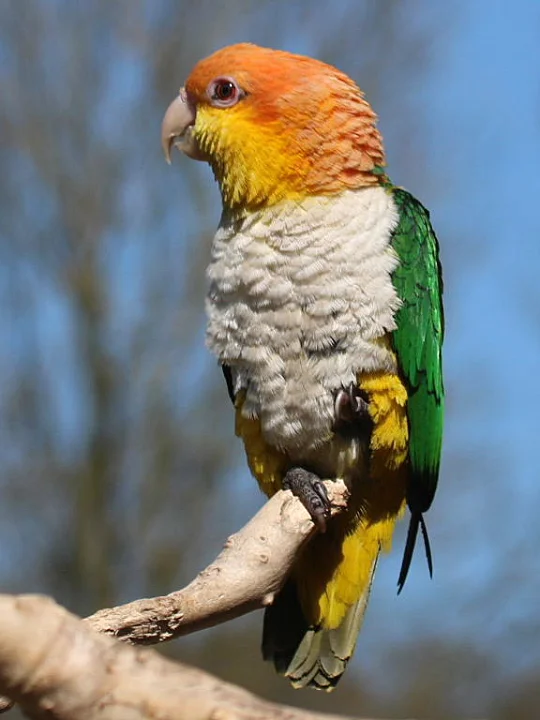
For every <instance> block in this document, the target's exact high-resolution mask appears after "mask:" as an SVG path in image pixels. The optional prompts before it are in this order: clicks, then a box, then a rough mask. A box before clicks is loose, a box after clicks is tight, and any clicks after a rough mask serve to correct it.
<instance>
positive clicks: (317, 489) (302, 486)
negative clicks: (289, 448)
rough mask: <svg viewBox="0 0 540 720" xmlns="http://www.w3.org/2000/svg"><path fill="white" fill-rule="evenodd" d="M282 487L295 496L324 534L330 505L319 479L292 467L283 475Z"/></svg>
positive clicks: (306, 471) (301, 469) (312, 474)
mask: <svg viewBox="0 0 540 720" xmlns="http://www.w3.org/2000/svg"><path fill="white" fill-rule="evenodd" d="M283 487H284V488H285V490H290V491H291V492H292V494H293V495H296V497H297V498H298V499H299V500H300V502H301V503H302V505H303V506H304V507H305V508H306V510H307V511H308V513H309V514H310V515H311V519H312V520H313V522H314V523H315V525H316V526H317V528H318V529H319V531H320V532H325V530H326V521H327V520H328V518H329V517H330V507H331V503H330V499H329V497H328V493H327V492H326V488H325V487H324V483H323V481H322V480H321V479H320V477H319V476H318V475H315V473H312V472H310V471H309V470H305V469H304V468H301V467H294V468H291V469H290V470H287V472H286V473H285V476H284V478H283Z"/></svg>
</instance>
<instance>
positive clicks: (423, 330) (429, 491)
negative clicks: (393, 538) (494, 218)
mask: <svg viewBox="0 0 540 720" xmlns="http://www.w3.org/2000/svg"><path fill="white" fill-rule="evenodd" d="M392 193H393V197H394V200H395V202H396V205H397V208H398V211H399V217H400V219H399V223H398V225H397V227H396V229H395V230H394V233H393V238H392V245H393V247H394V250H395V251H396V253H397V255H398V257H399V262H400V264H399V267H398V268H397V269H396V270H395V272H394V274H393V278H392V280H393V283H394V286H395V288H396V290H397V293H398V295H399V297H400V299H401V301H402V303H403V304H402V307H401V308H400V310H399V311H398V313H397V316H396V322H397V329H396V330H395V331H394V333H393V344H394V349H395V351H396V354H397V358H398V363H399V367H400V370H401V373H402V376H403V378H404V380H405V383H406V386H407V391H408V394H409V400H408V406H407V412H408V417H409V433H410V439H409V458H410V466H411V473H410V480H409V485H408V488H407V504H408V506H409V509H410V511H411V521H410V524H409V531H408V534H407V542H406V546H405V552H404V555H403V563H402V566H401V571H400V574H399V579H398V592H400V591H401V590H402V588H403V585H404V583H405V580H406V578H407V573H408V571H409V567H410V563H411V559H412V555H413V551H414V546H415V543H416V537H417V535H418V529H419V528H421V530H422V535H423V537H424V542H425V547H426V556H427V561H428V566H429V570H430V574H431V573H432V560H431V550H430V546H429V540H428V536H427V531H426V526H425V522H424V519H423V517H422V513H424V512H426V510H428V509H429V507H430V505H431V503H432V501H433V497H434V495H435V491H436V489H437V480H438V477H439V464H440V459H441V448H442V436H443V416H444V386H443V377H442V352H441V351H442V342H443V335H444V317H443V307H442V276H441V266H440V263H439V245H438V242H437V237H436V236H435V232H434V231H433V228H432V227H431V222H430V220H429V213H428V211H427V210H426V209H425V208H424V207H423V205H421V203H419V202H418V200H416V199H415V198H414V197H413V196H412V195H410V194H409V193H408V192H406V191H405V190H402V189H400V188H395V189H393V191H392Z"/></svg>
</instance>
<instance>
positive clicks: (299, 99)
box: [161, 43, 444, 691]
mask: <svg viewBox="0 0 540 720" xmlns="http://www.w3.org/2000/svg"><path fill="white" fill-rule="evenodd" d="M161 141H162V146H163V150H164V152H165V156H166V159H167V160H168V162H170V161H171V154H172V150H173V148H177V149H178V150H180V151H181V152H183V153H184V154H185V155H187V156H188V157H190V158H192V159H195V160H200V161H204V162H206V163H208V164H209V165H210V167H211V169H212V171H213V173H214V177H215V179H216V181H217V183H218V186H219V190H220V194H221V201H222V203H221V204H222V208H221V219H220V221H219V225H218V229H217V231H216V233H215V236H214V238H213V241H212V246H211V251H210V259H209V264H208V267H207V283H208V292H207V298H206V311H207V334H206V340H207V346H208V347H209V349H210V351H211V352H212V353H213V354H214V355H215V356H216V358H217V361H218V363H219V365H220V366H221V368H222V371H223V374H224V377H225V381H226V386H227V390H228V394H229V396H230V399H231V401H232V404H233V406H234V417H235V431H236V434H237V435H238V436H239V437H240V438H241V439H242V441H243V444H244V447H245V452H246V456H247V462H248V465H249V468H250V470H251V473H252V474H253V475H254V477H255V478H256V480H257V481H258V484H259V486H260V488H261V489H262V491H263V492H264V493H265V494H266V495H267V496H268V497H271V496H272V495H274V494H275V493H276V492H277V491H279V490H281V489H289V490H291V491H292V492H293V494H294V495H296V496H297V497H298V498H299V499H300V500H301V502H302V503H303V505H304V506H305V507H306V509H307V510H308V511H309V513H310V515H311V517H312V518H313V521H314V523H315V525H316V527H317V528H318V532H316V533H315V535H314V537H313V539H312V540H311V541H310V542H309V543H308V544H307V546H306V547H305V549H304V550H303V551H302V552H301V554H300V556H299V557H298V559H297V561H296V563H295V565H294V568H293V570H292V572H291V574H290V577H289V578H288V579H287V580H286V581H285V584H284V586H283V587H282V589H281V590H280V591H279V593H278V594H277V596H276V598H275V600H274V602H273V603H272V604H271V605H270V606H269V607H267V608H266V610H265V616H264V620H263V638H262V652H263V657H264V659H265V660H269V661H271V662H273V664H274V666H275V669H276V670H277V672H278V673H279V674H281V675H284V676H285V677H286V678H288V680H289V682H290V683H291V684H292V686H293V687H295V688H302V687H307V686H311V687H314V688H316V689H319V690H326V691H330V690H332V689H333V688H334V687H335V686H336V684H337V682H338V681H339V679H340V677H341V676H342V675H343V673H344V671H345V668H346V666H347V663H348V661H349V660H350V658H351V656H352V654H353V651H354V649H355V645H356V642H357V638H358V634H359V631H360V627H361V624H362V620H363V617H364V613H365V611H366V607H367V604H368V600H369V595H370V590H371V586H372V582H373V576H374V573H375V569H376V566H377V561H378V558H379V554H380V553H381V551H388V550H389V549H390V545H391V541H392V535H393V532H394V528H395V526H396V523H397V521H398V519H400V518H401V517H402V516H403V515H404V513H405V512H406V510H407V508H408V510H409V513H410V521H409V526H408V532H407V536H406V540H405V549H404V554H403V560H402V565H401V570H400V573H399V578H398V592H400V591H401V590H402V588H403V586H404V583H405V580H406V577H407V573H408V570H409V566H410V564H411V559H412V557H413V552H414V548H415V544H416V541H417V539H418V535H419V532H420V534H421V537H422V538H423V542H424V547H425V553H426V557H427V563H428V568H429V573H430V575H431V574H432V567H433V566H432V555H431V548H430V543H429V539H428V534H427V529H426V524H425V520H424V513H426V511H427V510H428V509H429V508H430V506H431V504H432V501H433V499H434V495H435V491H436V488H437V483H438V476H439V467H440V460H441V450H442V438H443V419H444V385H443V374H442V345H443V335H444V318H443V305H442V289H443V287H442V274H441V265H440V260H439V245H438V240H437V237H436V235H435V232H434V230H433V227H432V225H431V221H430V215H429V212H428V211H427V210H426V208H424V207H423V205H422V204H421V203H420V202H419V201H418V200H417V199H415V197H413V195H411V194H410V193H409V192H407V191H406V190H405V189H403V188H401V187H397V186H394V185H393V184H392V183H391V181H390V179H389V176H388V174H387V171H386V157H385V151H384V147H383V140H382V136H381V133H380V131H379V130H378V128H377V116H376V115H375V113H374V111H373V110H372V108H371V106H370V105H369V104H368V102H367V100H366V99H365V96H364V94H363V92H362V91H361V90H360V88H359V86H358V85H357V84H356V83H355V82H354V81H353V80H352V79H351V78H350V77H349V76H348V75H346V74H345V73H343V72H341V71H340V70H338V69H337V68H335V67H333V66H332V65H329V64H326V63H324V62H322V61H320V60H316V59H313V58H310V57H305V56H302V55H297V54H293V53H289V52H286V51H284V50H275V49H271V48H264V47H259V46H257V45H254V44H251V43H240V44H236V45H231V46H228V47H225V48H222V49H220V50H218V51H217V52H215V53H214V54H212V55H210V56H209V57H207V58H205V59H203V60H200V61H199V62H198V63H197V64H196V65H195V67H194V68H193V70H192V71H191V74H190V75H189V77H188V79H187V81H186V82H185V85H184V86H183V87H182V88H181V89H180V91H179V93H178V95H177V96H176V97H175V98H174V99H173V101H172V103H171V104H170V106H169V108H168V109H167V110H166V112H165V115H164V117H163V122H162V128H161ZM328 480H334V481H337V480H340V481H342V482H344V483H345V485H346V487H347V489H348V492H349V499H348V502H347V508H346V510H345V511H344V512H340V513H337V514H335V516H334V517H330V502H329V499H328V493H327V491H326V488H325V485H324V483H323V481H328Z"/></svg>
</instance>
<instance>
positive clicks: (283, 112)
mask: <svg viewBox="0 0 540 720" xmlns="http://www.w3.org/2000/svg"><path fill="white" fill-rule="evenodd" d="M216 77H231V78H234V81H235V83H237V85H238V86H239V87H240V88H241V89H242V91H243V92H244V93H245V95H244V96H243V97H242V98H241V99H240V100H239V101H238V102H237V103H236V104H234V105H232V106H229V107H217V106H215V105H214V104H213V103H212V99H211V98H209V96H208V87H212V82H213V81H214V80H215V78H216ZM186 90H187V93H188V95H189V97H190V99H191V101H192V102H193V103H194V104H195V105H196V107H197V119H196V123H195V128H194V136H195V138H196V140H197V142H198V144H199V146H200V148H201V149H202V151H203V153H204V154H205V155H206V156H207V158H208V161H209V163H210V164H211V165H212V168H213V170H214V173H215V175H216V178H217V180H218V182H219V184H220V186H221V192H222V196H223V201H224V204H225V206H226V207H228V208H232V209H237V210H241V211H249V210H254V209H256V208H260V207H262V206H265V205H273V204H276V203H278V202H281V201H283V200H297V199H302V198H305V197H306V196H309V195H333V194H337V193H340V192H342V191H344V190H347V189H354V188H359V187H363V186H366V185H374V184H377V183H378V182H379V180H378V176H377V175H376V174H374V173H373V170H374V168H375V167H376V166H381V165H384V164H385V157H384V149H383V145H382V139H381V135H380V133H379V131H378V130H377V128H376V115H375V113H374V112H373V110H372V109H371V107H370V106H369V104H368V103H367V102H366V100H365V99H364V97H363V95H362V93H361V91H360V90H359V88H358V87H357V85H356V84H355V83H354V82H353V81H352V80H351V79H350V78H348V77H347V76H346V75H344V74H343V73H341V72H340V71H339V70H337V69H336V68H333V67H331V66H329V65H326V64H325V63H321V62H319V61H316V60H312V59H310V58H302V57H299V56H294V55H290V54H289V53H283V52H279V51H273V50H272V51H269V50H265V49H264V48H255V47H253V46H249V45H240V46H233V47H231V48H225V49H224V50H222V51H219V52H218V53H216V54H215V55H213V56H210V58H206V59H205V60H203V61H201V62H200V63H199V64H198V65H197V66H196V68H195V69H194V71H193V73H192V74H191V76H190V77H189V79H188V81H187V83H186Z"/></svg>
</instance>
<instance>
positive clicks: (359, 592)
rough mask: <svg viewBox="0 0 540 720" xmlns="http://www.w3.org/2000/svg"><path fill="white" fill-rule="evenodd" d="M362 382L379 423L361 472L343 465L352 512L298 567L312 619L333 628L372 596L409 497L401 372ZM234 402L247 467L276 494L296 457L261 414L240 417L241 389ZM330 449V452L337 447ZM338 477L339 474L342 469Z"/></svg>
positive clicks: (300, 588)
mask: <svg viewBox="0 0 540 720" xmlns="http://www.w3.org/2000/svg"><path fill="white" fill-rule="evenodd" d="M358 385H359V387H360V388H361V389H362V390H363V391H364V392H365V393H367V394H368V396H369V411H370V415H371V418H372V421H373V430H372V433H371V438H370V447H369V457H367V458H365V459H364V461H359V460H358V459H357V460H356V461H355V462H356V463H357V464H358V465H359V466H360V472H358V467H354V468H353V467H350V468H345V473H344V474H345V476H346V477H345V478H344V479H345V480H346V481H347V480H349V482H348V484H349V486H350V490H351V500H350V507H349V510H348V511H347V513H344V514H343V515H341V516H339V517H338V518H335V519H334V520H333V521H332V522H331V523H329V526H328V529H327V532H326V533H325V534H324V535H318V536H316V537H315V538H314V539H313V541H312V542H311V543H310V544H309V546H308V547H307V548H306V551H305V552H304V554H303V556H302V557H301V558H300V559H299V562H298V566H297V568H296V571H295V580H296V585H297V590H298V596H299V599H300V604H301V606H302V610H303V613H304V614H305V616H306V619H307V620H308V622H309V623H310V624H313V625H319V626H322V627H324V628H327V629H329V630H331V629H334V628H336V627H338V626H339V625H340V624H341V622H342V621H343V620H344V618H345V615H346V613H347V611H348V610H349V608H351V607H352V606H353V605H354V604H355V603H358V602H359V600H361V599H362V598H364V605H365V603H366V602H367V597H368V594H369V588H370V585H371V579H372V576H373V572H374V567H375V563H376V561H377V557H378V554H379V551H380V550H381V549H384V550H388V549H389V548H390V544H391V540H392V533H393V529H394V525H395V522H396V520H397V518H398V516H399V515H400V513H401V512H402V510H403V508H404V503H405V491H406V480H407V477H406V462H405V461H406V459H407V447H408V439H409V431H408V422H407V413H406V403H407V392H406V390H405V387H404V386H403V383H402V382H401V380H400V379H399V377H398V376H397V375H395V374H389V373H383V372H377V373H369V374H363V375H361V376H359V377H358ZM236 407H237V413H236V432H237V434H238V435H239V436H240V437H242V439H243V441H244V445H245V448H246V454H247V458H248V462H249V466H250V468H251V471H252V473H253V474H254V476H255V477H256V478H257V480H258V482H259V485H260V487H261V489H262V490H263V492H265V493H266V494H267V495H268V496H271V495H273V494H274V493H275V492H276V491H277V490H278V489H280V487H281V481H282V478H283V475H284V474H285V472H286V471H287V470H288V469H289V467H290V466H291V461H290V460H289V458H288V457H287V455H286V454H285V453H283V452H280V451H279V450H277V449H275V448H273V447H271V446H269V445H268V444H267V443H266V442H265V440H264V438H263V436H262V433H261V428H260V423H259V421H258V420H257V419H247V418H245V417H243V416H242V414H241V408H242V396H241V395H239V397H238V398H237V402H236ZM332 443H339V444H340V446H342V445H343V439H342V438H338V437H337V436H336V437H335V438H331V439H330V440H329V444H330V446H331V445H332ZM325 451H327V452H328V453H330V454H332V447H327V448H325ZM351 462H352V460H351ZM339 464H340V465H343V463H342V462H340V463H339ZM341 470H343V467H341V468H340V471H341ZM333 477H334V478H335V477H338V475H337V468H336V474H334V476H333ZM323 479H333V478H332V477H330V478H326V477H324V478H323Z"/></svg>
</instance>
